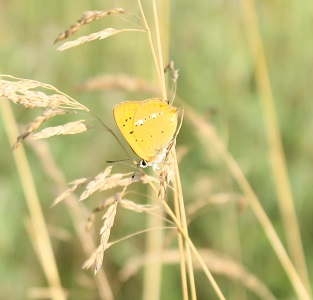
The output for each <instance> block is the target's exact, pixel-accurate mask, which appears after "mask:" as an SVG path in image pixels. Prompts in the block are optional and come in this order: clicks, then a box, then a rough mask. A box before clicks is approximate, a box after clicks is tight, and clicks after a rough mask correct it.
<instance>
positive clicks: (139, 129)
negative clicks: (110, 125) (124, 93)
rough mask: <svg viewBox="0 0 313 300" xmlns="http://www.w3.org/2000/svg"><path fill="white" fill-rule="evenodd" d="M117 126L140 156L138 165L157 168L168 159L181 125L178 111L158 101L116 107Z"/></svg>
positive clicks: (136, 102) (154, 99)
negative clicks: (169, 150) (177, 129)
mask: <svg viewBox="0 0 313 300" xmlns="http://www.w3.org/2000/svg"><path fill="white" fill-rule="evenodd" d="M113 115H114V119H115V122H116V125H117V127H118V129H119V130H120V132H121V133H122V135H123V137H124V138H125V140H126V141H127V143H128V144H129V146H130V147H131V148H132V149H133V151H134V152H135V153H136V154H137V155H138V156H139V157H140V159H141V160H140V163H139V165H140V166H141V167H143V168H145V167H147V166H153V167H155V166H156V165H157V164H158V163H160V162H161V161H162V160H163V159H164V158H165V156H166V152H167V149H168V147H169V145H170V143H171V142H172V141H173V138H174V134H175V132H176V128H177V122H178V109H177V108H176V107H174V106H170V105H168V104H167V102H165V101H163V100H162V99H159V98H151V99H147V100H142V101H126V102H122V103H120V104H117V105H116V106H115V107H114V108H113Z"/></svg>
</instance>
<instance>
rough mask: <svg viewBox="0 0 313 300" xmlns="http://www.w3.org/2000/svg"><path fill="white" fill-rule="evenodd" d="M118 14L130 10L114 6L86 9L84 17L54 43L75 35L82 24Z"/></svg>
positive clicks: (61, 34)
mask: <svg viewBox="0 0 313 300" xmlns="http://www.w3.org/2000/svg"><path fill="white" fill-rule="evenodd" d="M117 14H129V12H128V11H126V10H124V9H123V8H113V9H109V10H106V11H85V12H83V13H82V17H81V18H80V19H79V20H78V21H77V22H76V23H75V24H74V25H72V26H71V27H70V28H69V29H67V30H65V31H64V32H62V33H60V34H59V36H58V37H57V38H56V40H55V41H54V43H58V42H60V41H63V40H65V39H67V38H68V37H69V36H71V35H73V34H74V33H75V32H77V31H78V30H79V29H80V28H81V27H82V26H84V25H86V24H90V23H92V22H94V21H96V20H99V19H100V18H103V17H107V16H112V15H117Z"/></svg>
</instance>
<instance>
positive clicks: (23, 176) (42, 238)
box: [1, 101, 66, 300]
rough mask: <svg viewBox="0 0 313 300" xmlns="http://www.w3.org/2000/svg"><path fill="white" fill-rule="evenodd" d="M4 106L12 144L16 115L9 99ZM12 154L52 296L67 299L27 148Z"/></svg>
mask: <svg viewBox="0 0 313 300" xmlns="http://www.w3.org/2000/svg"><path fill="white" fill-rule="evenodd" d="M1 106H2V110H1V111H2V118H3V123H4V126H5V130H6V133H7V136H8V139H9V142H10V144H11V145H13V144H14V143H15V140H16V137H17V136H18V135H19V133H18V128H17V125H16V122H15V118H14V115H13V112H12V109H11V106H10V104H9V103H8V102H7V101H3V102H2V105H1ZM13 157H14V160H15V163H16V167H17V170H18V174H19V176H20V180H21V184H22V188H23V191H24V195H25V198H26V204H27V206H28V210H29V214H30V219H31V224H32V228H33V233H34V234H35V236H34V242H35V243H36V247H37V250H38V252H37V253H38V254H39V256H38V259H39V261H40V264H41V267H42V269H43V272H44V274H45V276H46V278H47V281H48V284H49V289H50V291H51V298H52V299H55V300H62V299H64V300H65V299H66V296H65V293H64V290H63V288H62V285H61V280H60V276H59V272H58V268H57V264H56V260H55V257H54V254H53V249H52V245H51V241H50V239H49V234H48V230H47V226H46V222H45V219H44V216H43V212H42V209H41V206H40V201H39V198H38V194H37V191H36V187H35V183H34V180H33V176H32V173H31V169H30V166H29V164H28V160H27V157H26V154H25V151H24V148H23V147H22V146H21V147H20V148H19V149H17V150H15V151H14V155H13Z"/></svg>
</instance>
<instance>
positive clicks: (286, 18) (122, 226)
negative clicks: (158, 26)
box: [0, 0, 313, 299]
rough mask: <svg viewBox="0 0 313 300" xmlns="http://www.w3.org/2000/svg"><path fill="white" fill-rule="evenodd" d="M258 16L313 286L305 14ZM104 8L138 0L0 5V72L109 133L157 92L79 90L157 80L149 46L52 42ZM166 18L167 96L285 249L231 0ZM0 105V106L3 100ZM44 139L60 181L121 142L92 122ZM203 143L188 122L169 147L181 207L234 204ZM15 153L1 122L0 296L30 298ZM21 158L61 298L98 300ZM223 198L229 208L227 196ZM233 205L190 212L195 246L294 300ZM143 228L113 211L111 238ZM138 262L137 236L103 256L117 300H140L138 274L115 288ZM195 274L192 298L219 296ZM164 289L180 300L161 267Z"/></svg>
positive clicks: (173, 272)
mask: <svg viewBox="0 0 313 300" xmlns="http://www.w3.org/2000/svg"><path fill="white" fill-rule="evenodd" d="M255 6H256V9H257V16H258V21H259V26H260V32H261V37H262V41H263V44H264V49H265V54H266V58H267V63H268V65H267V66H268V71H269V78H270V83H271V87H272V92H273V96H274V101H275V105H276V110H277V117H278V122H279V129H280V133H281V139H282V143H283V146H284V151H285V156H286V161H287V167H288V172H289V179H290V187H291V189H292V193H293V197H294V205H295V209H296V212H297V215H298V221H299V227H300V231H301V237H302V241H303V248H304V252H305V257H306V265H307V269H308V271H309V276H310V280H311V282H312V281H313V273H312V269H313V259H312V258H313V256H312V249H313V218H312V215H313V201H312V199H313V184H312V182H313V181H312V177H313V176H312V174H313V172H312V169H313V118H312V116H313V102H312V99H313V98H312V97H313V96H312V95H313V84H312V83H313V39H312V36H313V26H312V25H313V23H312V22H313V10H312V3H310V1H305V0H300V1H257V2H256V3H255ZM113 7H123V8H124V9H126V10H129V11H131V12H133V13H135V14H137V15H138V14H139V12H138V6H137V2H136V1H122V0H121V1H61V2H60V1H34V0H24V1H15V0H12V1H5V0H0V41H1V43H0V73H1V74H10V75H13V76H16V77H20V78H28V79H34V80H38V81H41V82H45V83H49V84H51V85H53V86H55V87H57V88H58V89H59V90H61V91H63V92H65V93H67V94H68V95H70V96H72V97H73V98H74V99H76V100H77V101H79V102H81V103H83V104H84V105H86V106H87V107H89V108H91V109H92V110H93V111H96V113H97V115H98V116H99V117H101V119H102V120H103V121H104V122H105V123H106V124H107V125H109V126H110V127H111V128H113V129H114V130H115V131H117V129H116V127H115V125H114V121H113V117H112V108H113V106H114V105H115V104H117V103H119V102H121V101H125V100H129V99H145V98H149V97H153V96H155V95H151V94H148V93H145V94H144V93H140V92H133V93H127V92H125V91H117V90H107V91H102V92H90V93H89V92H85V91H81V90H80V89H79V88H78V87H79V85H80V84H81V83H83V82H84V81H86V80H87V79H90V78H93V77H97V76H100V75H103V74H113V75H114V74H120V73H124V74H128V75H131V76H135V77H139V78H144V79H146V80H148V81H153V82H156V80H155V73H154V69H153V66H152V63H151V54H150V52H149V48H148V42H147V39H146V37H145V35H144V34H141V33H134V32H130V33H121V34H120V35H116V36H113V37H110V38H108V39H105V40H102V41H95V42H92V43H86V44H84V45H82V46H80V47H76V48H73V49H70V50H66V51H63V52H59V51H57V50H56V48H57V46H55V45H53V41H54V40H55V38H56V37H57V36H58V34H59V33H61V32H62V31H64V30H65V29H67V28H68V27H69V26H70V25H71V24H74V23H75V21H76V20H77V19H78V18H79V17H80V15H81V13H82V12H84V11H87V10H106V9H109V8H113ZM162 13H163V12H162V11H159V14H160V16H161V18H162V17H164V16H162ZM168 20H169V35H166V37H167V38H168V42H169V58H170V59H171V60H173V61H174V62H175V67H176V68H178V69H179V70H180V71H179V72H180V76H179V80H178V90H177V94H178V95H179V97H181V98H183V99H184V100H185V101H186V102H187V103H188V105H189V106H190V107H191V108H193V109H194V110H195V111H196V112H198V113H199V114H201V115H202V116H203V117H205V118H206V119H207V121H208V122H209V123H211V124H212V125H213V126H214V127H216V130H217V132H218V135H219V137H220V138H221V140H222V141H223V142H224V143H225V144H226V145H227V147H228V149H229V151H230V153H231V154H232V155H233V157H234V159H235V160H236V161H237V163H238V164H239V166H240V168H241V169H242V170H243V172H244V174H245V176H246V177H247V179H248V181H249V183H250V185H251V187H252V188H253V190H254V191H255V193H256V195H257V196H258V198H259V200H260V202H261V205H262V206H263V208H264V210H265V211H266V213H267V215H268V217H269V218H270V220H271V222H272V224H273V226H274V228H275V229H276V231H277V232H278V234H279V236H280V238H281V240H282V241H283V243H284V245H286V244H285V234H284V231H283V225H282V220H281V215H280V211H279V208H278V204H277V195H276V191H275V186H274V183H273V177H272V171H271V167H270V163H269V154H268V146H267V141H266V136H265V129H264V119H263V114H262V106H261V104H260V101H259V98H260V97H259V94H258V89H257V86H256V81H255V76H254V74H255V73H254V71H255V70H254V67H253V64H252V58H251V53H250V51H249V47H248V42H247V37H246V34H245V28H244V24H243V22H242V10H241V6H240V3H239V2H238V1H204V0H199V1H193V2H190V1H171V7H170V16H169V19H168ZM122 22H123V21H122V20H121V19H119V18H117V17H112V18H107V19H101V20H99V21H97V22H95V23H94V24H91V25H90V26H85V28H83V29H82V30H81V32H78V34H77V35H76V36H75V37H77V36H80V35H87V34H89V33H91V32H93V31H98V30H100V29H102V28H106V27H119V26H120V27H122V25H121V24H123V23H122ZM129 26H130V27H131V26H132V24H130V25H129ZM3 101H8V100H5V99H1V102H3ZM1 102H0V109H2V107H1V106H2V103H1ZM175 104H176V105H180V104H179V103H176V102H175ZM12 106H13V109H14V113H15V117H16V119H17V122H18V124H20V125H21V128H23V126H25V124H27V123H28V122H30V121H31V120H33V118H34V117H35V116H36V115H38V114H39V110H36V111H33V110H26V109H25V108H23V107H22V106H20V105H12ZM82 118H87V119H88V118H89V119H90V122H91V123H92V124H96V122H95V121H94V120H92V118H91V116H88V115H87V116H83V117H82ZM47 142H48V144H49V146H50V148H51V151H52V152H53V155H54V159H55V161H56V162H57V163H58V165H59V166H60V167H61V168H62V171H63V172H64V175H65V177H66V180H67V181H71V180H73V179H76V178H80V177H84V176H86V177H88V176H94V175H96V174H98V173H99V172H101V171H102V170H103V169H104V167H105V162H106V160H118V159H121V158H124V154H123V151H122V149H120V147H119V145H118V144H117V142H116V141H115V140H114V139H113V138H112V136H110V134H109V133H108V132H106V131H105V130H104V128H102V127H101V125H99V124H97V125H96V127H95V129H93V130H90V131H88V132H86V133H83V134H81V135H74V136H66V137H64V136H59V137H53V138H51V139H48V141H47ZM206 142H207V141H205V140H202V141H199V140H198V138H197V136H196V134H195V129H194V127H192V126H191V124H190V123H189V122H188V120H187V119H185V120H184V123H183V125H182V129H181V132H180V134H179V136H178V139H177V148H178V149H180V148H181V149H182V148H183V147H186V149H187V154H186V155H185V156H184V157H183V159H182V161H181V163H180V172H181V180H182V184H183V191H184V195H185V201H186V205H188V204H190V203H192V201H196V200H198V199H200V198H201V197H203V199H205V198H209V197H213V198H214V196H216V195H226V196H227V195H233V194H236V195H237V194H239V195H240V194H241V191H240V189H239V188H238V186H237V184H236V182H235V181H234V179H233V177H232V175H231V174H230V172H229V170H228V168H227V167H226V166H225V164H224V163H223V162H222V160H221V159H220V158H219V156H218V154H217V153H216V151H215V150H214V147H213V146H212V150H210V152H209V153H208V152H207V150H206V149H207V148H204V147H203V144H204V143H206ZM11 147H12V145H10V144H9V142H8V139H7V136H6V133H5V130H4V124H3V121H2V120H1V121H0V149H1V155H0V228H1V234H0V298H1V299H26V298H27V297H28V296H27V295H29V293H30V292H31V291H33V288H36V287H45V286H46V285H47V282H46V279H45V277H44V273H43V271H42V269H41V267H40V264H39V262H38V256H37V255H36V251H35V250H34V249H33V247H32V243H31V241H30V240H31V239H30V238H29V232H27V230H26V227H27V222H28V218H29V213H28V209H27V206H26V203H25V200H24V195H23V192H22V188H21V184H20V181H19V177H18V174H17V170H16V166H15V163H14V160H13V155H12V150H11ZM25 147H26V150H27V154H28V157H29V163H30V165H31V168H32V172H33V176H34V179H35V182H36V184H37V188H38V193H39V196H40V200H41V205H42V208H43V211H44V215H45V218H46V223H47V224H48V227H49V230H50V234H51V240H52V244H53V249H54V252H55V256H56V260H57V264H58V267H59V273H60V276H61V281H62V285H63V287H65V288H66V289H68V291H69V295H70V297H69V298H70V299H99V296H98V293H97V290H96V286H95V283H94V280H93V275H92V274H91V272H90V271H88V270H87V271H86V270H82V269H81V266H82V264H83V262H84V261H85V259H86V257H85V256H84V253H83V251H82V247H81V245H80V243H79V241H78V239H77V237H76V235H75V231H74V229H73V225H72V223H71V219H70V217H69V213H68V211H67V209H66V207H65V206H64V205H63V204H60V205H59V206H56V207H55V208H53V209H50V205H51V202H52V201H53V199H54V197H55V195H56V194H55V192H56V186H55V184H54V183H52V182H51V180H50V179H49V178H47V175H46V173H45V172H44V171H43V169H42V166H41V164H40V163H39V161H38V159H37V158H36V155H35V154H34V153H33V151H32V150H31V148H30V146H28V145H25ZM208 157H209V159H208ZM226 198H227V197H226ZM234 198H235V197H234ZM142 199H145V198H144V197H143V198H142ZM227 199H232V198H231V197H230V196H229V197H228V198H227ZM101 200H102V198H101V195H96V196H95V197H94V198H92V199H89V200H86V202H85V203H84V205H86V207H87V208H88V209H89V210H92V208H94V207H95V206H96V205H97V203H98V202H99V201H101ZM143 201H144V200H143ZM82 205H83V204H82ZM239 206H240V205H238V203H237V202H236V201H235V200H234V201H231V200H230V201H226V203H224V204H221V203H219V204H217V205H212V204H211V205H208V206H206V207H205V208H203V209H202V210H201V211H200V212H198V213H197V215H196V217H193V220H192V222H191V223H190V225H189V226H190V227H189V234H190V236H191V238H192V240H193V241H194V244H195V245H196V247H198V248H208V249H213V250H216V251H218V252H220V253H225V254H226V255H228V256H229V257H231V258H234V259H235V260H236V261H238V262H240V263H241V264H242V265H243V266H244V267H245V268H246V269H247V270H249V271H250V272H251V273H253V274H254V275H255V276H257V277H258V278H259V279H260V280H261V281H262V282H263V283H265V284H266V286H267V287H268V288H269V289H270V290H271V292H272V293H273V294H274V295H275V297H277V298H278V299H296V296H295V293H294V291H293V289H292V286H291V284H290V282H289V280H288V278H287V276H286V275H285V272H284V271H283V268H282V267H281V265H280V263H279V261H278V259H277V257H276V256H275V254H274V252H273V250H272V247H271V246H270V244H269V242H268V240H267V238H266V236H265V234H264V232H263V231H262V229H261V227H260V225H259V223H258V221H257V220H256V218H255V216H254V214H253V213H252V211H251V209H250V207H249V206H248V205H243V207H241V206H240V208H239ZM238 208H239V209H238ZM81 222H82V223H84V222H86V220H85V219H83V220H81ZM144 227H145V215H138V214H134V213H131V212H128V211H121V212H119V215H118V217H117V219H116V220H115V224H114V227H113V229H112V233H111V234H112V238H113V239H114V238H119V237H122V236H124V235H126V234H129V233H131V232H134V231H137V230H141V229H143V228H144ZM96 237H97V236H96ZM96 240H97V239H96ZM285 247H286V246H285ZM287 251H288V249H287ZM143 252H144V235H140V236H139V237H138V236H137V237H135V238H131V239H128V240H126V241H124V242H122V243H120V244H117V245H115V246H113V248H112V249H109V250H108V251H107V252H106V254H105V263H104V269H105V272H106V274H107V277H108V279H109V282H110V284H111V286H112V288H113V291H114V293H115V298H116V299H139V298H140V297H141V288H142V285H143V283H142V271H141V270H140V271H139V272H138V273H136V274H135V275H134V276H133V277H131V278H130V279H129V280H128V281H127V282H126V283H123V284H122V283H120V282H119V281H118V279H117V278H118V272H119V271H120V270H121V269H122V268H123V266H124V265H125V264H126V262H127V261H128V259H129V258H130V257H132V256H133V255H139V254H140V253H143ZM195 275H196V286H197V290H198V299H209V298H208V297H209V296H211V297H212V298H210V299H215V298H214V297H216V296H215V294H214V292H213V291H212V288H211V286H210V285H209V284H208V283H207V281H206V279H205V278H204V276H203V274H202V272H201V271H196V273H195ZM213 276H214V277H215V278H216V280H217V282H218V284H219V286H220V288H221V289H222V291H223V293H224V294H225V296H226V298H227V299H236V298H238V297H239V296H238V295H240V297H246V299H258V298H257V297H256V296H255V295H253V294H252V293H250V292H247V293H246V294H245V293H244V292H242V289H241V284H239V283H238V282H235V281H232V280H231V279H230V278H229V277H227V276H223V275H220V274H214V273H213ZM162 284H163V285H162V294H161V299H181V287H180V275H179V267H178V266H177V265H169V266H166V267H165V268H164V270H163V274H162ZM238 299H241V298H238ZM243 299H244V298H243Z"/></svg>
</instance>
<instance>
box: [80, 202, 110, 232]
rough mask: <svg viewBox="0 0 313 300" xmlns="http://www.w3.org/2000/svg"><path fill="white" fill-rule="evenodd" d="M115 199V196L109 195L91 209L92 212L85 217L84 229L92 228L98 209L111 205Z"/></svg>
mask: <svg viewBox="0 0 313 300" xmlns="http://www.w3.org/2000/svg"><path fill="white" fill-rule="evenodd" d="M114 201H115V198H114V197H113V196H112V197H109V198H107V199H105V200H104V201H102V202H101V203H100V204H99V205H98V206H97V207H96V208H95V209H93V211H92V213H91V214H90V216H89V217H88V219H87V223H86V230H87V231H90V229H91V228H92V226H93V224H94V223H95V220H96V213H98V212H99V211H102V210H104V209H105V208H106V207H108V206H110V205H112V204H113V203H114Z"/></svg>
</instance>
